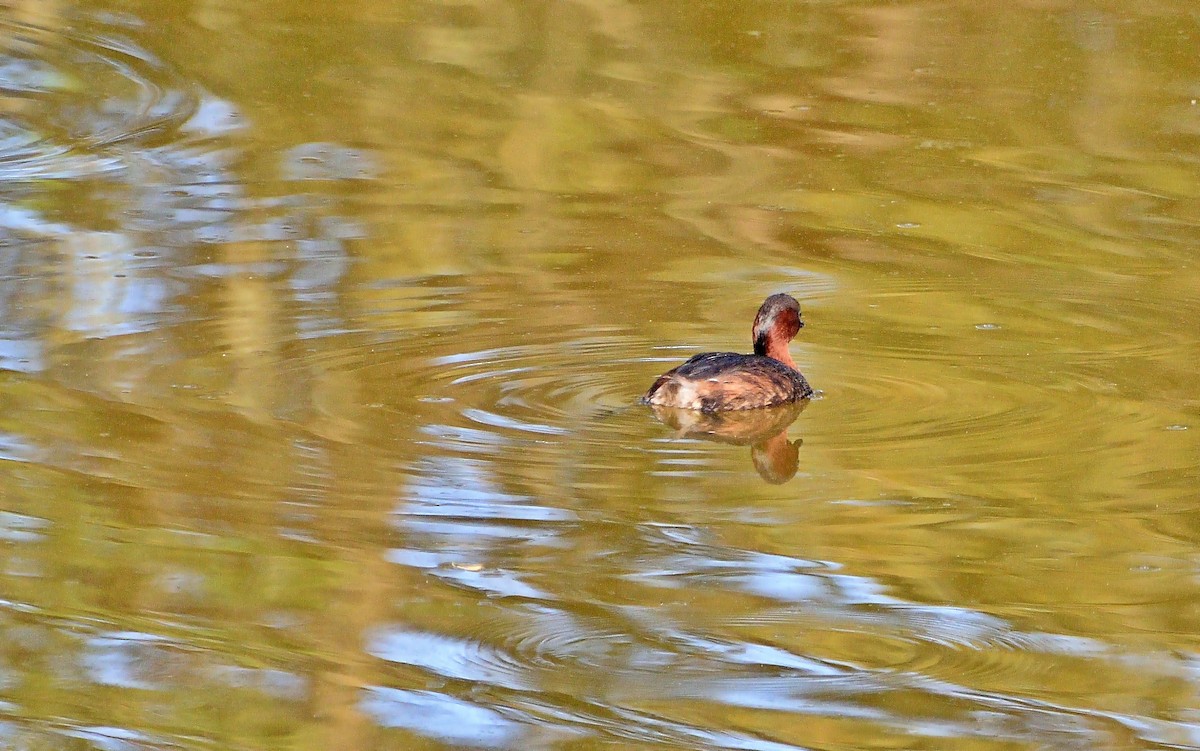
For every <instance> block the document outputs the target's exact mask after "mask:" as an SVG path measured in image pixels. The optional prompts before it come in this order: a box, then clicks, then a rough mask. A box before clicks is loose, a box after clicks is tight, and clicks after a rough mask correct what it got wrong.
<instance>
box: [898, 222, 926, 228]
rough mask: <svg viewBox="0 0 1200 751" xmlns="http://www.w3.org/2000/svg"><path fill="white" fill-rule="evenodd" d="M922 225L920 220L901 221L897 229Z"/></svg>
mask: <svg viewBox="0 0 1200 751" xmlns="http://www.w3.org/2000/svg"><path fill="white" fill-rule="evenodd" d="M920 226H921V223H920V222H900V223H899V224H897V225H896V228H897V229H916V228H918V227H920Z"/></svg>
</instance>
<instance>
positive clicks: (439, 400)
mask: <svg viewBox="0 0 1200 751" xmlns="http://www.w3.org/2000/svg"><path fill="white" fill-rule="evenodd" d="M417 401H419V402H424V403H425V404H446V403H448V402H452V401H454V398H453V397H449V396H418V397H417Z"/></svg>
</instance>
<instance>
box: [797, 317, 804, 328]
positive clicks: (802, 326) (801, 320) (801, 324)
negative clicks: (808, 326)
mask: <svg viewBox="0 0 1200 751" xmlns="http://www.w3.org/2000/svg"><path fill="white" fill-rule="evenodd" d="M796 323H799V324H800V328H804V319H803V318H797V319H796Z"/></svg>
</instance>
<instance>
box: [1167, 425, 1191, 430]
mask: <svg viewBox="0 0 1200 751" xmlns="http://www.w3.org/2000/svg"><path fill="white" fill-rule="evenodd" d="M1187 429H1188V426H1187V425H1180V424H1176V425H1168V426H1167V430H1175V431H1179V430H1187Z"/></svg>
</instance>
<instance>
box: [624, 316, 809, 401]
mask: <svg viewBox="0 0 1200 751" xmlns="http://www.w3.org/2000/svg"><path fill="white" fill-rule="evenodd" d="M803 327H804V321H802V320H800V304H799V303H797V302H796V301H795V299H793V298H792V297H791V296H790V295H783V294H779V295H771V296H770V297H768V298H767V299H766V301H765V302H764V303H763V304H762V307H761V308H759V309H758V315H757V316H755V317H754V329H753V333H754V354H752V355H739V354H737V353H736V352H704V353H702V354H699V355H696V356H694V357H692V358H691V359H690V360H688V361H687V362H685V363H684V364H682V365H680V366H679V367H678V368H675V369H674V370H670V371H667V372H666V373H664V374H662V375H661V376H659V377H658V380H657V381H655V382H654V385H653V386H651V387H650V390H649V391H647V392H646V394H645V396H643V397H642V402H643V403H645V404H656V405H660V406H663V407H677V408H680V409H698V410H702V411H704V412H718V411H723V410H731V409H757V408H759V407H771V406H774V405H776V404H787V403H790V402H797V401H800V400H801V399H808V398H809V397H811V396H812V395H813V390H812V387H811V386H809V385H808V381H806V380H804V376H802V375H801V374H800V371H799V370H798V369H797V368H796V363H795V361H794V360H792V355H791V354H790V353H789V352H788V342H790V341H791V340H792V337H794V336H795V335H796V332H797V331H799V330H800V329H801V328H803Z"/></svg>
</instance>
